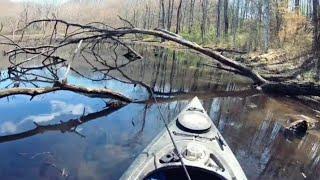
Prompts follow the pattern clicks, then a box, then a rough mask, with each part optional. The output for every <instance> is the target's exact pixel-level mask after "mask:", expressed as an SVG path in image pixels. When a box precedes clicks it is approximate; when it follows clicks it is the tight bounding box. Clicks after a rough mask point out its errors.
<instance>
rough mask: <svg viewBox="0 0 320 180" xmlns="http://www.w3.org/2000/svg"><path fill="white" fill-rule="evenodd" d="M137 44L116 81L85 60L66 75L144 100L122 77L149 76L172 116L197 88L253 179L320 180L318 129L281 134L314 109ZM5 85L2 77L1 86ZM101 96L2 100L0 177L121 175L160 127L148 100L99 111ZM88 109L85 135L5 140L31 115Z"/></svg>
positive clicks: (50, 117)
mask: <svg viewBox="0 0 320 180" xmlns="http://www.w3.org/2000/svg"><path fill="white" fill-rule="evenodd" d="M138 49H139V52H140V53H141V54H142V55H143V56H144V57H145V58H144V59H143V60H137V61H134V62H132V63H130V64H129V65H127V66H126V67H123V68H122V73H124V74H125V75H124V74H121V73H119V72H117V71H115V72H110V74H111V75H112V77H114V78H113V79H111V80H110V79H109V80H102V81H97V79H101V78H103V76H102V75H101V74H100V73H98V72H92V71H90V70H89V67H90V66H88V64H86V63H85V61H84V60H83V59H81V61H80V60H79V62H77V63H75V64H74V65H73V67H74V68H75V69H76V70H77V71H78V72H80V73H81V74H82V76H80V75H79V74H76V73H72V74H70V75H69V78H68V82H69V83H71V84H76V85H81V86H86V87H107V88H110V89H113V90H117V91H120V92H121V93H123V94H125V95H127V96H129V97H131V98H133V99H136V100H142V101H143V100H146V99H148V98H149V94H148V92H147V90H146V89H145V88H144V87H143V86H141V85H139V83H138V82H136V83H133V84H132V83H131V82H132V81H131V82H130V83H129V81H128V79H127V78H125V77H130V78H131V79H134V80H135V81H139V82H143V83H146V84H148V85H151V86H152V87H155V90H156V91H157V94H158V95H162V96H161V97H160V96H159V101H160V102H161V103H160V107H161V109H162V111H163V112H165V114H166V116H167V117H166V118H167V119H168V120H171V119H172V118H173V117H174V116H176V115H177V114H178V113H179V111H180V110H181V109H182V108H183V107H184V106H185V105H186V104H187V103H188V100H190V99H191V98H192V97H193V96H195V95H197V96H198V97H199V98H200V99H201V100H202V103H203V105H204V107H205V109H206V110H207V112H208V113H209V115H210V117H211V118H212V120H213V121H214V124H215V125H216V126H217V127H218V128H219V130H220V131H221V133H222V135H223V136H224V138H225V139H226V141H227V143H228V144H229V146H230V147H231V149H232V150H233V152H234V154H235V155H236V157H237V159H238V160H239V162H240V164H241V166H242V167H243V169H244V171H245V173H246V175H247V176H248V178H249V179H304V178H306V179H318V177H319V176H320V162H319V161H320V143H319V135H318V134H319V131H318V130H312V131H310V132H309V133H308V134H307V135H306V136H304V137H303V138H301V139H299V138H292V137H291V138H289V137H286V136H285V135H284V133H283V126H286V125H287V124H288V122H289V120H290V119H292V117H297V116H300V115H304V116H308V117H311V118H314V119H316V117H315V115H316V114H315V112H314V111H312V110H311V109H309V108H308V107H306V106H304V105H302V104H299V103H298V102H295V101H293V100H290V99H287V98H286V97H281V98H279V97H269V96H266V95H263V94H256V92H254V91H252V90H250V82H249V81H248V80H246V79H244V78H242V77H239V76H236V75H232V74H230V73H227V72H222V71H218V70H217V69H213V68H210V67H208V66H205V65H203V63H205V64H208V63H211V61H210V60H207V59H204V58H201V57H199V56H197V55H194V54H190V53H188V52H172V51H169V50H167V49H163V48H138ZM101 54H102V55H104V56H106V57H107V56H109V55H108V54H107V53H106V52H101ZM111 59H112V58H111ZM97 66H99V68H103V67H102V65H101V64H100V65H98V64H97ZM63 70H64V69H61V71H63ZM3 73H5V71H3ZM38 73H41V72H38ZM42 73H44V74H46V72H42ZM89 79H91V80H89ZM92 79H94V80H95V81H92ZM116 79H117V80H116ZM124 81H125V82H124ZM8 84H10V81H5V82H1V83H0V87H1V88H3V87H5V86H6V85H8ZM38 84H40V85H41V86H46V85H47V84H45V83H38ZM23 86H30V84H23ZM163 95H165V96H163ZM173 95H174V96H173ZM105 101H108V100H107V99H99V98H90V97H87V96H83V95H79V94H76V93H72V92H67V91H60V92H55V93H51V94H46V95H41V96H37V97H35V98H34V99H32V101H30V97H27V96H12V97H9V98H2V99H0V114H1V116H0V135H1V136H2V137H0V142H1V144H0V159H1V161H0V177H1V179H118V178H119V177H120V176H121V174H122V173H123V172H124V171H125V170H126V168H127V167H128V166H129V165H130V163H131V162H132V161H133V160H134V158H135V157H136V156H137V155H138V154H139V153H140V152H141V151H142V150H143V149H144V147H146V145H147V144H148V143H149V142H150V141H151V140H152V139H153V138H154V137H155V136H156V135H157V133H159V132H160V131H161V130H162V128H163V124H162V121H161V120H160V115H159V112H158V111H157V109H156V106H155V105H154V104H153V103H152V101H146V102H143V103H131V104H128V105H126V106H124V107H121V108H120V109H118V110H116V111H114V112H112V113H108V112H104V111H103V109H104V108H105ZM84 109H85V115H87V114H92V113H95V112H100V113H98V114H96V115H97V116H96V118H95V119H92V120H90V121H88V122H86V123H84V124H82V125H80V126H78V127H77V131H78V132H79V133H80V134H81V135H78V134H76V133H72V132H64V131H61V130H51V131H44V132H43V133H37V134H35V135H33V136H30V137H21V138H18V139H17V140H14V141H9V138H7V137H6V138H4V137H3V136H4V135H10V134H11V135H12V134H17V133H19V132H25V131H29V130H32V129H34V128H35V125H34V123H33V122H37V123H38V124H41V125H48V124H59V123H61V122H60V121H62V122H67V121H68V120H70V119H74V118H79V117H80V116H81V115H82V114H83V110H84ZM82 136H83V137H82Z"/></svg>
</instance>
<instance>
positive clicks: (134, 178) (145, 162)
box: [120, 97, 247, 180]
mask: <svg viewBox="0 0 320 180" xmlns="http://www.w3.org/2000/svg"><path fill="white" fill-rule="evenodd" d="M167 127H168V130H169V131H170V133H171V137H172V139H173V141H174V143H175V144H174V143H173V142H172V140H171V137H170V134H169V132H168V130H167V129H164V130H163V131H162V132H160V133H159V134H158V135H157V136H156V137H155V138H154V139H153V140H152V142H151V143H150V144H149V145H148V146H147V147H146V148H145V149H144V150H143V151H142V152H141V153H140V154H139V155H138V157H137V158H136V159H135V160H134V161H133V163H132V164H131V165H130V167H129V168H128V169H127V170H126V171H125V173H124V174H123V175H122V176H121V178H120V179H122V180H140V179H143V180H170V179H177V180H180V179H200V180H206V179H210V180H212V179H222V180H224V179H230V180H235V179H239V180H245V179H247V178H246V175H245V173H244V172H243V170H242V168H241V166H240V164H239V162H238V161H237V159H236V157H235V156H234V154H233V153H232V151H231V149H230V148H229V146H228V144H227V143H226V141H225V140H224V138H223V137H222V136H221V134H220V132H219V131H218V129H217V127H216V126H215V125H214V124H213V122H212V120H211V119H210V117H209V116H208V114H207V112H206V111H205V110H204V108H203V106H202V104H201V102H200V101H199V99H198V98H197V97H194V98H193V99H192V100H191V101H190V103H189V104H188V105H187V106H186V107H185V108H184V109H183V110H182V111H181V112H180V113H179V115H178V116H177V117H176V118H175V119H174V120H172V121H171V122H170V123H169V124H168V125H167ZM180 158H181V159H182V160H181V159H180ZM181 161H182V162H181ZM186 171H187V172H186ZM187 174H188V175H187ZM188 176H189V178H188Z"/></svg>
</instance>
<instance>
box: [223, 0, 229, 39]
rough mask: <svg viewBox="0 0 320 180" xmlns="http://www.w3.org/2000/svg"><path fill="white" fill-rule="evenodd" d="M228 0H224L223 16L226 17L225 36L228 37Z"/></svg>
mask: <svg viewBox="0 0 320 180" xmlns="http://www.w3.org/2000/svg"><path fill="white" fill-rule="evenodd" d="M228 6H229V3H228V0H224V10H223V17H224V36H225V37H227V35H228V31H229V17H228V9H229V8H228Z"/></svg>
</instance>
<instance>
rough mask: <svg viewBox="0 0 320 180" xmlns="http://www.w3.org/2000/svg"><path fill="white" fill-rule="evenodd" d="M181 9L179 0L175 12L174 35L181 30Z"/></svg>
mask: <svg viewBox="0 0 320 180" xmlns="http://www.w3.org/2000/svg"><path fill="white" fill-rule="evenodd" d="M181 7H182V0H180V2H179V6H178V10H177V24H176V34H179V32H180V29H181Z"/></svg>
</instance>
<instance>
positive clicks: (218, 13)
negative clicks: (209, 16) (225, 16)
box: [216, 0, 222, 39]
mask: <svg viewBox="0 0 320 180" xmlns="http://www.w3.org/2000/svg"><path fill="white" fill-rule="evenodd" d="M221 4H222V2H221V0H218V5H217V23H216V31H217V32H216V33H217V34H216V38H217V39H219V38H220V36H221V33H220V24H221V20H220V15H221Z"/></svg>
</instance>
